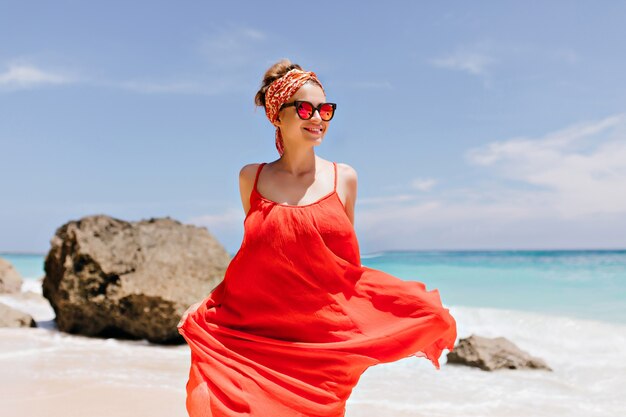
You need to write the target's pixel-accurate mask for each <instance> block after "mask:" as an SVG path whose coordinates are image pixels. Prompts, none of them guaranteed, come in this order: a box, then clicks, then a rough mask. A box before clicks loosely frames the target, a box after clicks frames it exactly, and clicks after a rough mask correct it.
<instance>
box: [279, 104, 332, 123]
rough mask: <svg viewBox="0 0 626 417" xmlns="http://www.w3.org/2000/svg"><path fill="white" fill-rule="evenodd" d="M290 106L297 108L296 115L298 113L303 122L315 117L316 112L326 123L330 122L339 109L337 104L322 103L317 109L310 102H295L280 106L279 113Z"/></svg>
mask: <svg viewBox="0 0 626 417" xmlns="http://www.w3.org/2000/svg"><path fill="white" fill-rule="evenodd" d="M290 106H295V107H296V113H298V117H299V118H301V119H302V120H309V119H310V118H311V117H313V114H314V113H315V110H317V112H318V113H319V114H320V117H321V118H322V120H323V121H325V122H328V121H330V119H332V118H333V116H334V115H335V109H336V108H337V105H336V104H335V103H320V104H318V105H317V107H315V106H313V104H312V103H310V102H308V101H300V100H295V101H293V102H291V103H285V104H283V105H282V106H280V109H279V110H278V111H280V110H282V109H284V108H285V107H290Z"/></svg>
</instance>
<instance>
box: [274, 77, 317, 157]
mask: <svg viewBox="0 0 626 417" xmlns="http://www.w3.org/2000/svg"><path fill="white" fill-rule="evenodd" d="M309 80H313V81H316V82H317V83H318V84H319V85H320V87H321V86H322V83H320V81H319V80H318V79H317V76H316V75H315V73H314V72H312V71H302V70H299V69H297V68H294V69H292V70H290V71H289V72H287V73H286V74H285V75H283V76H282V77H280V78H278V79H276V80H274V81H272V83H271V84H270V86H269V87H268V88H267V91H266V92H265V114H266V115H267V118H268V119H269V121H270V122H272V123H274V122H275V121H276V119H278V111H279V110H280V106H282V105H283V104H284V103H286V102H287V100H289V99H290V98H291V97H292V96H293V95H294V94H295V93H296V91H298V89H299V88H300V87H302V85H304V83H306V82H307V81H309ZM321 88H322V91H324V87H321ZM276 149H277V150H278V153H279V154H280V155H281V156H282V155H283V153H284V152H285V147H284V143H283V137H282V135H281V133H280V129H279V128H278V127H277V128H276Z"/></svg>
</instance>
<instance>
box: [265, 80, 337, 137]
mask: <svg viewBox="0 0 626 417" xmlns="http://www.w3.org/2000/svg"><path fill="white" fill-rule="evenodd" d="M296 100H303V101H309V102H311V103H312V104H313V106H317V105H319V104H320V103H324V102H326V96H325V95H324V92H323V91H322V89H321V88H320V86H319V85H317V84H315V83H311V82H307V83H305V84H304V85H302V87H300V88H299V89H298V91H296V93H295V94H294V95H293V96H292V97H291V98H290V99H289V100H288V103H291V102H293V101H296ZM278 118H279V120H278V121H277V122H276V126H279V127H280V131H281V134H282V136H283V141H284V144H285V148H289V147H290V146H301V145H302V144H304V143H306V142H311V143H313V144H314V145H319V144H320V143H321V142H322V138H323V137H324V135H325V134H326V130H327V129H328V124H329V122H325V121H323V120H322V119H321V118H320V114H319V112H318V111H315V112H314V113H313V117H311V118H310V119H309V120H302V119H300V117H298V114H297V113H296V108H295V107H294V106H290V107H286V108H284V109H282V110H281V111H280V113H279V114H278Z"/></svg>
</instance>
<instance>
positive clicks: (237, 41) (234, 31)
mask: <svg viewBox="0 0 626 417" xmlns="http://www.w3.org/2000/svg"><path fill="white" fill-rule="evenodd" d="M266 40H267V35H266V34H265V33H264V32H261V31H259V30H257V29H253V28H249V27H229V28H225V29H221V30H218V31H216V32H214V33H212V34H211V35H208V36H206V37H204V38H203V39H202V41H201V42H200V45H199V48H198V49H199V52H200V54H201V55H202V56H204V57H205V59H206V60H207V61H208V63H209V65H210V66H211V67H212V68H215V69H222V70H223V69H224V68H241V67H245V66H247V65H250V64H251V63H254V62H258V59H260V58H261V56H260V54H259V52H260V51H259V46H260V45H262V44H263V42H264V41H266Z"/></svg>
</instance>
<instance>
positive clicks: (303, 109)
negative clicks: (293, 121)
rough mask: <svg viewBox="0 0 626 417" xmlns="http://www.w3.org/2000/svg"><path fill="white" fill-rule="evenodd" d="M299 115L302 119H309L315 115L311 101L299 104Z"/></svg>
mask: <svg viewBox="0 0 626 417" xmlns="http://www.w3.org/2000/svg"><path fill="white" fill-rule="evenodd" d="M298 116H300V117H301V118H302V119H309V118H311V116H313V106H312V105H311V104H309V103H300V106H298Z"/></svg>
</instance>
